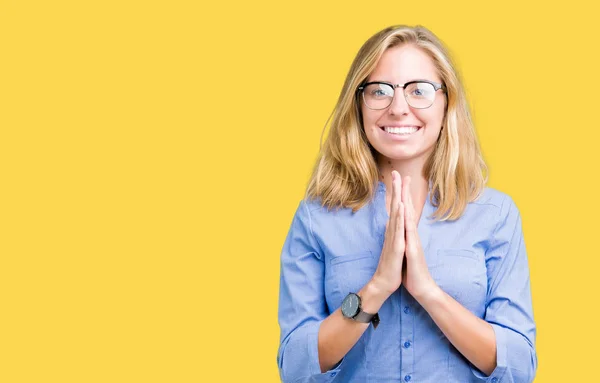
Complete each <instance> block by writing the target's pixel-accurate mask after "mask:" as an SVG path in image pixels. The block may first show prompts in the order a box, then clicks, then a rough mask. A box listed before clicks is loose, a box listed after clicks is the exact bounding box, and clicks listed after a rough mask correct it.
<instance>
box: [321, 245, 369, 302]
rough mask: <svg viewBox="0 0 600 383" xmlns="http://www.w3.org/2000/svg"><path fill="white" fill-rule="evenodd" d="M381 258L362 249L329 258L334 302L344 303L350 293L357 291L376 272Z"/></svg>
mask: <svg viewBox="0 0 600 383" xmlns="http://www.w3.org/2000/svg"><path fill="white" fill-rule="evenodd" d="M378 263H379V259H377V258H375V256H374V254H373V252H371V251H368V250H367V251H362V252H357V253H353V254H346V255H341V256H339V257H333V258H331V259H330V260H329V265H328V268H329V270H328V271H329V273H328V274H329V278H328V279H329V281H328V282H329V285H330V286H329V287H330V288H331V293H332V298H333V301H334V302H339V304H338V305H337V306H339V305H341V304H342V300H343V299H344V297H346V295H348V293H350V292H353V293H357V292H358V291H359V290H360V289H362V288H363V287H364V285H366V284H367V282H369V280H370V279H371V278H372V277H373V274H375V270H377V265H378Z"/></svg>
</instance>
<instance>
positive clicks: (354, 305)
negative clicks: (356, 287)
mask: <svg viewBox="0 0 600 383" xmlns="http://www.w3.org/2000/svg"><path fill="white" fill-rule="evenodd" d="M358 299H359V298H358V295H356V294H353V293H350V294H348V295H346V298H344V301H343V302H342V314H344V316H345V317H347V318H352V317H353V316H355V315H356V314H357V313H358Z"/></svg>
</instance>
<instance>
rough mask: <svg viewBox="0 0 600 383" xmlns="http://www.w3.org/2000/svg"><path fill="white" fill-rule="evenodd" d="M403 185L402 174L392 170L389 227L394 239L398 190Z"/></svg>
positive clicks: (396, 222)
mask: <svg viewBox="0 0 600 383" xmlns="http://www.w3.org/2000/svg"><path fill="white" fill-rule="evenodd" d="M401 187H402V178H401V177H400V174H399V173H398V172H397V171H395V170H393V171H392V198H391V202H390V219H389V221H390V222H389V227H390V238H391V240H392V241H393V240H394V237H395V234H396V233H395V232H396V230H395V228H396V226H397V225H398V219H399V217H398V209H397V205H398V198H397V190H398V188H401Z"/></svg>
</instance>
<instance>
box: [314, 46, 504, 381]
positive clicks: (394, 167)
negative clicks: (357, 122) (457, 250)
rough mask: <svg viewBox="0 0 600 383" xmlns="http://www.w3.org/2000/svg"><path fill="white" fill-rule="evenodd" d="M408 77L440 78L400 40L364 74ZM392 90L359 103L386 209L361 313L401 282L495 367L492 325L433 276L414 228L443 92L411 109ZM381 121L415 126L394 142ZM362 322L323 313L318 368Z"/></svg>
mask: <svg viewBox="0 0 600 383" xmlns="http://www.w3.org/2000/svg"><path fill="white" fill-rule="evenodd" d="M414 79H427V80H431V81H434V82H438V83H440V82H441V79H440V77H439V76H438V74H437V71H436V69H435V66H434V64H433V62H432V61H431V59H430V58H429V56H427V55H426V54H425V53H424V52H422V51H420V50H419V49H417V48H415V47H414V46H411V45H404V46H400V47H394V48H390V49H388V50H387V51H386V52H385V53H384V54H383V56H382V57H381V60H380V61H379V63H378V65H377V67H376V68H375V70H374V71H373V73H372V74H371V75H370V76H369V78H368V79H367V81H386V82H390V83H392V84H404V83H405V82H408V81H411V80H414ZM398 90H399V89H396V95H395V96H394V100H393V102H392V104H391V105H390V106H389V107H388V108H386V109H383V110H372V109H368V108H367V107H366V106H365V105H364V103H361V105H362V106H361V107H362V114H363V126H364V128H365V133H366V136H367V139H368V140H369V142H370V143H371V145H372V146H373V147H374V148H375V149H376V151H377V152H378V156H377V164H378V167H379V171H380V175H381V180H382V182H384V183H385V185H386V208H387V209H388V214H389V220H388V222H387V225H386V231H385V237H384V244H383V249H382V252H381V256H380V260H379V265H378V267H377V270H376V272H375V274H374V275H373V278H372V279H371V281H369V282H368V283H367V284H366V285H365V286H364V287H363V288H362V289H361V290H360V291H359V292H358V295H359V296H360V297H361V300H362V308H363V310H364V311H365V312H368V313H376V312H378V311H379V309H380V308H381V306H382V305H383V303H384V302H385V301H386V300H387V299H388V298H389V296H390V295H391V294H392V293H393V292H394V291H395V290H397V289H398V288H399V287H400V285H401V284H403V285H404V287H405V288H406V290H407V291H408V292H409V293H410V294H411V295H412V296H413V297H414V298H415V299H416V300H417V301H418V302H419V304H421V306H422V307H423V308H424V309H425V310H426V311H427V312H428V313H429V315H430V316H431V318H432V319H433V321H434V322H435V323H436V325H437V326H438V327H439V328H440V330H441V331H442V332H443V333H444V334H445V335H446V337H447V338H448V340H449V341H450V342H451V343H452V344H453V345H454V347H456V349H457V350H458V351H459V352H460V353H462V354H463V355H464V356H465V358H467V359H468V360H469V361H470V362H471V363H473V365H475V366H476V367H477V368H478V369H479V370H481V371H482V372H483V373H485V374H487V375H489V374H491V373H492V372H493V370H494V369H495V368H496V358H497V356H496V338H495V333H494V330H493V328H492V326H491V325H490V324H489V323H488V322H486V321H485V320H483V319H481V318H478V317H476V316H475V315H474V314H473V313H471V312H470V311H469V310H468V309H466V308H465V307H463V306H462V305H461V304H460V303H458V302H457V301H456V300H455V299H454V298H452V297H451V296H449V295H448V294H446V293H445V292H444V291H443V290H442V289H441V288H440V287H439V286H438V285H437V284H436V283H435V281H434V279H433V278H432V276H431V274H430V273H429V269H428V267H427V263H426V261H425V255H424V253H423V249H422V246H421V241H420V238H419V235H418V231H417V227H418V222H419V220H420V217H421V212H422V210H423V205H424V204H425V199H426V197H427V192H428V186H429V182H428V180H427V179H425V177H424V176H423V174H422V171H423V167H424V164H425V161H426V159H427V158H428V156H429V155H430V154H431V153H432V151H433V150H434V148H435V143H436V141H437V139H438V137H439V135H440V131H441V129H442V123H443V119H444V113H445V108H446V102H447V100H446V97H445V94H444V93H442V92H441V91H438V92H436V97H435V101H434V103H433V105H432V106H431V107H429V108H427V109H414V108H411V107H410V106H409V105H408V104H407V103H406V100H405V98H404V97H402V96H403V94H402V93H401V92H398ZM398 96H400V97H398ZM388 124H392V125H393V124H411V125H412V124H414V125H419V126H421V127H422V128H421V129H420V130H419V131H417V132H416V133H414V134H413V135H412V136H411V137H410V138H409V139H408V140H406V141H402V142H400V141H394V140H390V139H389V138H386V134H387V133H385V132H384V131H382V130H381V128H380V127H381V126H386V125H388ZM386 174H387V175H389V177H385V175H386ZM369 325H370V324H369V323H360V322H356V321H354V320H352V319H348V318H344V317H343V315H342V314H341V310H340V309H337V310H336V311H335V312H333V313H332V314H331V315H330V316H329V317H327V318H325V320H324V321H323V323H322V324H321V326H320V328H319V337H318V339H319V341H318V352H319V364H320V367H321V371H322V372H325V371H328V370H330V369H331V368H333V366H334V365H335V364H337V363H338V362H339V361H340V360H341V359H342V358H343V357H344V355H346V353H347V352H348V351H349V350H350V349H351V348H352V347H353V346H354V344H356V342H357V341H358V339H360V337H361V336H362V334H363V333H364V331H366V329H367V328H368V326H369Z"/></svg>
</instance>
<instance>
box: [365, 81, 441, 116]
mask: <svg viewBox="0 0 600 383" xmlns="http://www.w3.org/2000/svg"><path fill="white" fill-rule="evenodd" d="M395 88H402V90H403V91H404V98H405V99H406V102H407V103H408V105H410V107H411V108H415V109H426V108H429V107H430V106H431V105H433V101H434V100H435V94H436V92H437V91H438V90H440V89H441V90H442V91H443V92H444V93H445V92H446V87H445V86H444V85H442V84H438V83H436V82H432V81H427V80H416V81H409V82H407V83H405V84H404V85H400V84H396V85H393V84H390V83H387V82H382V81H373V82H368V83H366V84H364V85H362V86H359V87H358V89H357V90H356V91H357V92H361V93H362V96H363V100H364V102H365V105H366V106H367V108H369V109H375V110H379V109H385V108H387V107H388V106H390V105H391V104H392V100H393V99H394V89H395Z"/></svg>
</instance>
